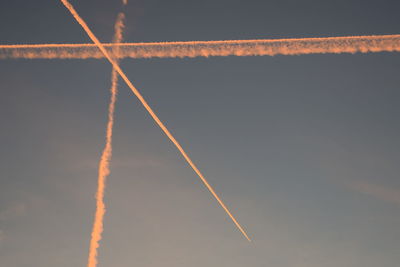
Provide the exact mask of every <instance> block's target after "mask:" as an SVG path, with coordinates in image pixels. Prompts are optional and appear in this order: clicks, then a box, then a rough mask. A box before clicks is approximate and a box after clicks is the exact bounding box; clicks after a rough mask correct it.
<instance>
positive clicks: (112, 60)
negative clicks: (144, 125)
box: [61, 0, 251, 241]
mask: <svg viewBox="0 0 400 267" xmlns="http://www.w3.org/2000/svg"><path fill="white" fill-rule="evenodd" d="M61 2H62V3H63V4H64V6H65V7H66V8H67V9H68V10H69V11H70V12H71V14H72V16H73V17H74V18H75V20H76V21H77V22H78V23H79V24H80V25H81V26H82V28H83V29H84V30H85V32H86V33H87V35H88V36H89V37H90V39H91V40H92V41H93V42H94V43H95V44H96V46H97V48H98V49H99V50H100V51H101V53H103V54H104V56H105V57H106V58H107V60H108V61H109V62H110V63H111V65H112V66H113V69H114V70H115V71H116V72H117V73H118V74H119V76H120V77H121V78H122V80H124V82H125V83H126V85H128V87H129V88H130V89H131V90H132V92H133V93H134V95H135V96H136V97H137V98H138V100H139V101H140V103H142V105H143V107H144V108H145V109H146V110H147V112H148V113H149V114H150V116H151V117H152V118H153V120H154V121H155V122H156V123H157V125H158V126H159V127H160V128H161V130H162V131H163V132H164V133H165V134H166V135H167V137H168V138H169V139H170V140H171V142H172V143H173V144H174V145H175V147H176V148H177V149H178V150H179V152H180V153H181V155H182V156H183V158H184V159H185V160H186V162H187V163H188V164H189V166H190V167H191V168H192V169H193V171H194V172H195V173H196V174H197V176H198V177H199V178H200V179H201V181H202V182H203V183H204V185H205V186H206V187H207V189H208V190H209V191H210V193H211V194H212V195H213V196H214V198H215V199H216V200H217V201H218V203H219V204H220V205H221V207H222V208H223V209H224V210H225V212H226V213H227V214H228V215H229V217H230V218H231V220H232V221H233V222H234V223H235V225H236V226H237V228H238V229H239V230H240V232H241V233H242V234H243V235H244V236H245V237H246V238H247V240H248V241H251V240H250V238H249V236H248V235H247V233H246V232H245V230H244V229H243V227H242V226H241V225H240V224H239V222H238V221H237V220H236V218H235V217H234V216H233V215H232V213H231V212H230V211H229V209H228V208H227V206H226V205H225V203H224V202H223V201H222V200H221V198H220V197H219V196H218V195H217V193H216V192H215V191H214V189H213V188H212V186H211V185H210V184H209V183H208V181H207V180H206V178H205V177H204V176H203V174H202V173H201V172H200V170H199V169H198V168H197V166H196V165H195V164H194V163H193V161H192V159H191V158H190V157H189V155H188V154H187V153H186V151H185V150H184V149H183V147H182V146H181V145H180V144H179V142H178V140H176V139H175V137H174V136H173V135H172V134H171V132H170V131H169V130H168V129H167V127H166V126H165V125H164V123H162V121H161V120H160V118H159V117H158V116H157V114H156V113H155V112H154V111H153V109H152V108H151V107H150V105H149V104H148V103H147V101H146V100H145V99H144V98H143V96H142V94H141V93H140V92H139V91H138V90H137V89H136V87H135V86H134V85H133V84H132V82H131V81H130V80H129V78H128V77H127V76H126V74H125V72H124V71H123V70H122V69H121V67H120V66H119V65H118V63H117V61H116V60H115V58H113V54H112V53H110V52H108V51H107V49H106V48H105V47H104V45H103V44H102V43H101V42H100V41H99V39H97V37H96V36H95V35H94V33H93V32H92V31H91V30H90V28H89V27H88V26H87V24H86V22H85V21H84V20H83V19H82V18H81V17H80V16H79V14H78V13H77V12H76V10H75V9H74V7H73V6H72V5H71V4H70V3H69V1H68V0H61Z"/></svg>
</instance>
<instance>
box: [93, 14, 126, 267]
mask: <svg viewBox="0 0 400 267" xmlns="http://www.w3.org/2000/svg"><path fill="white" fill-rule="evenodd" d="M124 19H125V15H124V14H123V13H119V14H118V17H117V20H116V22H115V26H114V29H115V35H114V40H113V41H114V42H117V43H119V42H121V41H122V32H123V29H124ZM114 49H115V50H116V52H117V51H118V47H114ZM116 63H117V64H118V63H119V62H118V60H116ZM110 92H111V97H110V103H109V106H108V122H107V128H106V144H105V147H104V150H103V153H102V155H101V158H100V163H99V170H98V173H99V174H98V187H97V193H96V213H95V217H94V222H93V229H92V234H91V240H90V247H89V258H88V267H95V266H96V265H97V255H98V251H97V249H98V248H99V246H100V244H99V242H100V241H101V238H102V233H103V220H104V215H105V212H106V208H105V203H104V190H105V187H106V180H107V177H108V176H109V174H110V160H111V157H112V135H113V125H114V111H115V102H116V100H117V93H118V74H117V72H116V70H115V68H113V70H112V72H111V88H110Z"/></svg>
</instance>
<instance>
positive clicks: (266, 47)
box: [0, 34, 400, 59]
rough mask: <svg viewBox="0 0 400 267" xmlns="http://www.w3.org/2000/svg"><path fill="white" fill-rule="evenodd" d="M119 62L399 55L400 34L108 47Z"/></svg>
mask: <svg viewBox="0 0 400 267" xmlns="http://www.w3.org/2000/svg"><path fill="white" fill-rule="evenodd" d="M115 46H118V47H119V52H118V53H117V54H116V55H114V56H115V57H116V58H185V57H189V58H193V57H213V56H220V57H224V56H274V55H305V54H327V53H333V54H340V53H371V52H400V34H394V35H371V36H345V37H321V38H297V39H263V40H227V41H189V42H156V43H118V44H113V43H107V44H103V47H104V49H105V50H106V51H107V52H108V53H109V54H111V53H112V48H113V47H115ZM104 57H105V56H104V53H102V51H100V50H99V49H98V47H97V45H96V44H33V45H27V44H25V45H0V59H6V58H14V59H15V58H26V59H35V58H37V59H40V58H42V59H68V58H71V59H74V58H75V59H87V58H104Z"/></svg>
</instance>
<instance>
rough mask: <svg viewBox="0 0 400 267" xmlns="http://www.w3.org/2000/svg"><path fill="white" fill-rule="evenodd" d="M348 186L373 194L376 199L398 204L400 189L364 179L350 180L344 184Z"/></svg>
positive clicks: (399, 203)
mask: <svg viewBox="0 0 400 267" xmlns="http://www.w3.org/2000/svg"><path fill="white" fill-rule="evenodd" d="M346 185H347V187H348V188H350V189H352V190H354V191H357V192H360V193H363V194H366V195H369V196H373V197H375V198H376V199H379V200H382V201H385V202H388V203H393V204H397V205H400V189H396V188H390V187H387V186H382V185H377V184H372V183H369V182H365V181H352V182H349V183H347V184H346Z"/></svg>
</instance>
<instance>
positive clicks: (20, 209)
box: [0, 203, 27, 221]
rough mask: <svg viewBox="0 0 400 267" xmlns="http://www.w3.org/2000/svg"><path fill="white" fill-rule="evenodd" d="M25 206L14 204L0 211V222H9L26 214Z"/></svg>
mask: <svg viewBox="0 0 400 267" xmlns="http://www.w3.org/2000/svg"><path fill="white" fill-rule="evenodd" d="M26 211H27V209H26V205H25V204H24V203H15V204H12V205H10V206H8V207H6V208H5V209H4V210H2V211H0V221H6V220H11V219H14V218H17V217H20V216H23V215H25V214H26Z"/></svg>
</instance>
